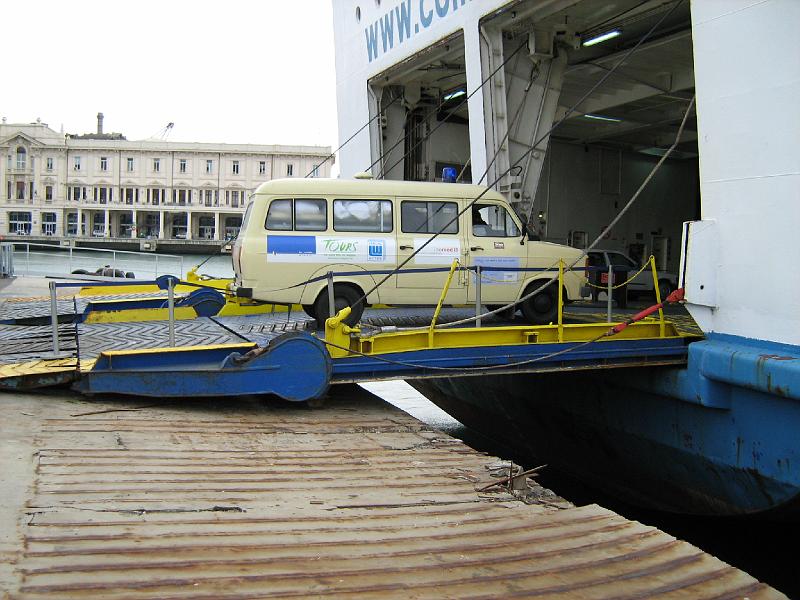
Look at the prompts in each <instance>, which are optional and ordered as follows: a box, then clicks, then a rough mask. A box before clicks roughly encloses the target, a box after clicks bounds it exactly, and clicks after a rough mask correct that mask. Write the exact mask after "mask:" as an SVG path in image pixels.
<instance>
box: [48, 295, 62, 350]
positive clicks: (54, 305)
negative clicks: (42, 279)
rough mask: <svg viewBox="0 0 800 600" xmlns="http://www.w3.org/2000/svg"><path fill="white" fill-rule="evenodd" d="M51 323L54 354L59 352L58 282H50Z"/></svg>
mask: <svg viewBox="0 0 800 600" xmlns="http://www.w3.org/2000/svg"><path fill="white" fill-rule="evenodd" d="M50 323H51V324H52V326H53V354H58V353H59V352H60V349H59V347H58V300H57V298H56V282H55V281H51V282H50Z"/></svg>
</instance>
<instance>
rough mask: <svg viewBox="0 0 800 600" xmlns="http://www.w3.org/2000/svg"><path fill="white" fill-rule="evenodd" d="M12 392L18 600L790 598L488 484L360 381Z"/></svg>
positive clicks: (434, 434) (459, 447)
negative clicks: (303, 399)
mask: <svg viewBox="0 0 800 600" xmlns="http://www.w3.org/2000/svg"><path fill="white" fill-rule="evenodd" d="M3 399H4V403H5V408H6V414H7V415H9V416H8V419H9V420H10V421H9V422H8V423H7V425H8V426H7V427H5V428H4V429H3V430H2V432H0V447H4V448H5V450H6V451H5V452H3V453H1V454H0V483H3V478H4V477H13V478H14V481H15V485H14V486H13V487H11V488H8V489H13V490H14V492H13V493H12V494H10V497H9V498H7V499H6V502H5V504H4V507H3V510H2V512H1V513H0V541H1V540H3V539H16V542H15V544H14V547H13V548H10V549H9V548H8V546H6V549H7V550H8V551H7V552H6V554H5V557H6V559H7V560H6V568H7V569H8V570H7V571H6V572H4V571H3V570H2V569H0V587H2V584H5V586H6V588H7V589H9V590H10V593H11V597H12V598H19V599H26V600H27V599H32V600H35V599H54V598H57V599H59V600H61V599H70V598H80V599H82V600H83V599H92V598H97V599H100V598H102V599H103V600H121V599H160V600H165V599H183V598H187V599H188V598H191V599H195V600H196V599H210V598H217V599H229V600H234V599H236V600H238V599H245V598H329V597H330V598H351V597H352V598H381V599H382V598H402V599H407V598H445V597H446V598H517V597H520V598H521V597H532V596H536V597H545V598H551V597H553V598H555V597H558V598H576V597H580V598H643V597H650V596H655V595H664V596H667V597H675V598H692V599H694V598H727V597H731V598H733V597H745V596H747V597H749V598H778V597H781V595H780V594H778V593H777V592H775V591H774V590H772V589H770V588H768V587H767V586H764V585H762V584H760V583H759V582H757V581H756V580H754V579H753V578H751V577H750V576H748V575H746V574H745V573H743V572H741V571H739V570H737V569H734V568H732V567H730V566H728V565H726V564H724V563H722V562H721V561H719V560H717V559H715V558H713V557H711V556H709V555H708V554H705V553H703V552H702V551H700V550H698V549H697V548H695V547H693V546H691V545H689V544H686V543H684V542H681V541H678V540H675V539H674V538H672V537H670V536H668V535H666V534H664V533H662V532H660V531H658V530H657V529H654V528H652V527H648V526H645V525H642V524H640V523H636V522H632V521H628V520H626V519H625V518H623V517H621V516H619V515H617V514H615V513H613V512H611V511H609V510H606V509H603V508H601V507H599V506H594V505H592V506H585V507H574V506H572V505H570V504H569V503H567V502H565V501H563V500H561V499H560V498H558V497H557V496H555V495H554V494H552V493H551V492H549V491H547V490H544V489H542V488H540V487H538V486H536V485H534V484H530V485H529V486H528V492H529V494H528V502H531V504H526V503H524V502H521V501H519V500H517V499H516V498H515V497H514V496H511V495H510V494H509V493H508V492H505V491H500V492H495V493H488V492H479V491H478V490H479V489H480V488H481V487H483V486H485V485H486V484H487V483H490V482H491V481H492V480H493V479H494V477H495V476H496V474H493V470H494V469H496V468H497V462H498V459H496V458H494V457H490V456H486V455H484V454H481V453H479V452H476V451H474V450H472V449H470V448H468V447H467V446H465V445H464V444H462V443H461V442H460V441H458V440H454V439H453V438H450V437H448V436H447V435H445V434H443V433H441V432H438V431H436V430H433V429H431V428H430V427H428V426H426V425H424V424H422V423H420V422H419V421H416V420H415V419H413V418H411V417H410V416H408V415H406V414H404V413H402V412H400V411H398V410H396V409H394V408H392V407H390V406H388V405H387V404H385V403H383V402H382V401H380V400H378V399H377V398H376V397H374V396H371V395H369V394H368V393H366V392H364V391H362V390H360V388H357V387H342V388H340V389H337V393H336V395H334V396H332V397H331V398H329V399H328V401H327V404H326V406H325V407H323V408H318V409H313V410H312V409H308V408H305V407H303V406H298V405H293V404H288V403H278V402H276V401H268V400H263V399H256V398H249V399H240V400H235V401H229V400H226V401H220V402H218V403H215V402H213V401H204V402H202V403H199V402H174V403H169V404H167V403H159V402H155V403H153V402H149V403H148V402H147V401H144V402H143V401H138V402H137V401H136V400H128V401H119V400H115V401H112V400H106V399H103V400H100V401H96V402H88V401H85V400H82V399H79V398H78V397H76V396H73V395H66V394H65V395H62V396H48V397H47V398H42V397H34V396H27V395H24V394H11V395H7V396H4V398H3ZM21 415H26V416H21ZM10 450H13V451H10ZM12 467H13V468H12ZM4 469H5V470H4ZM3 473H7V475H4V474H3ZM12 500H13V502H16V503H17V504H16V505H12ZM10 520H13V521H14V523H13V524H9V521H10ZM12 525H13V526H12ZM3 534H5V537H3ZM2 548H3V547H2V545H0V551H1V550H2ZM4 573H5V574H4Z"/></svg>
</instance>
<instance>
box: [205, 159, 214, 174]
mask: <svg viewBox="0 0 800 600" xmlns="http://www.w3.org/2000/svg"><path fill="white" fill-rule="evenodd" d="M213 172H214V161H213V160H207V161H206V173H213Z"/></svg>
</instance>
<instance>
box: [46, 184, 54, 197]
mask: <svg viewBox="0 0 800 600" xmlns="http://www.w3.org/2000/svg"><path fill="white" fill-rule="evenodd" d="M44 199H45V200H52V199H53V186H52V185H46V186H44Z"/></svg>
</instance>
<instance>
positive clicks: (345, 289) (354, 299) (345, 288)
mask: <svg viewBox="0 0 800 600" xmlns="http://www.w3.org/2000/svg"><path fill="white" fill-rule="evenodd" d="M359 298H361V294H360V293H359V292H358V291H357V290H355V289H354V288H352V287H350V286H349V285H335V286H333V300H334V305H335V307H336V312H339V311H340V310H342V309H343V308H344V307H345V306H349V307H350V315H349V316H348V317H347V318H346V319H345V320H344V322H345V323H346V324H347V325H350V326H351V327H352V326H353V325H355V324H356V323H358V320H359V319H360V318H361V315H362V314H363V313H364V302H363V301H361V302H359ZM329 310H330V308H329V306H328V290H327V289H324V290H323V291H322V293H320V295H319V296H317V301H316V302H314V316H315V317H316V319H317V325H318V326H319V327H322V325H324V323H325V320H326V319H327V318H328V317H330V315H329V314H328V312H329Z"/></svg>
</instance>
